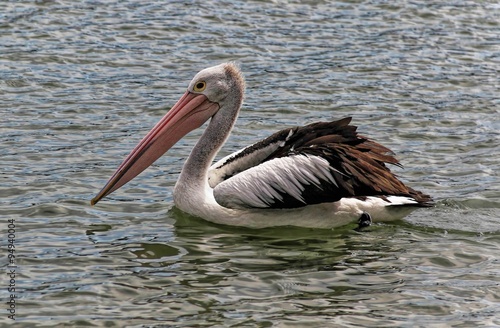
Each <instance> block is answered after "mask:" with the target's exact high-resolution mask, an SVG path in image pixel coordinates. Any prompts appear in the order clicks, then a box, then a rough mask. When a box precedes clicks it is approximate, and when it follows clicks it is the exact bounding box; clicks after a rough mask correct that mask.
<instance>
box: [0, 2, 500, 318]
mask: <svg viewBox="0 0 500 328" xmlns="http://www.w3.org/2000/svg"><path fill="white" fill-rule="evenodd" d="M499 22H500V6H499V5H498V3H497V2H496V1H448V2H441V1H435V2H430V1H412V2H402V1H401V2H385V1H367V2H362V1H304V2H300V3H299V2H298V1H274V2H267V1H241V2H235V1H231V2H229V1H224V2H223V1H220V2H211V1H177V2H172V1H169V2H163V1H150V2H147V3H146V2H139V1H114V0H110V1H102V2H99V1H78V2H76V1H75V2H72V1H64V0H62V1H20V2H2V3H1V4H0V111H1V113H2V116H3V119H2V120H1V123H0V124H1V130H0V140H1V144H2V147H1V149H0V155H1V158H2V160H1V162H0V174H1V182H2V184H1V186H0V195H1V197H0V216H1V220H2V225H1V229H2V236H3V237H2V241H1V244H2V248H3V249H6V248H5V247H6V245H7V243H8V237H7V236H8V234H7V232H8V230H7V228H8V220H9V219H11V220H14V221H13V222H14V223H15V235H16V236H15V241H14V245H15V247H16V249H15V250H16V252H15V255H16V256H17V257H16V259H15V260H16V261H15V264H16V265H17V268H16V277H15V283H16V291H15V295H16V297H17V299H16V308H15V310H16V312H15V314H16V321H15V323H16V324H17V325H18V326H20V327H33V326H42V327H54V326H64V325H66V326H80V325H87V326H108V327H112V326H116V327H125V326H126V327H143V326H163V327H170V326H177V327H195V326H200V327H207V326H219V327H220V326H238V327H240V326H241V327H245V326H246V327H255V326H258V327H304V326H306V325H307V326H310V327H329V326H330V327H333V326H335V327H359V326H379V327H417V326H420V327H447V326H456V327H476V326H485V327H493V326H500V317H499V315H498V313H499V310H500V288H499V284H500V278H499V277H500V263H499V261H500V260H499V255H498V254H499V245H500V234H499V231H500V230H499V221H500V178H499V175H498V172H500V156H499V155H500V146H499V144H500V142H499V141H500V134H499V130H500V119H499V112H500V110H499V108H500V106H499V103H500V101H499V99H500V98H499V96H498V95H499V94H500V93H499V90H500V88H499V86H500V83H499V78H498V77H499V68H500V65H499V64H500V34H499V33H498V31H499V30H500V29H499ZM227 60H234V61H237V62H238V63H239V64H240V66H241V67H242V69H243V71H244V72H245V76H246V79H247V85H248V88H247V96H246V100H245V105H244V108H243V110H242V113H241V115H240V119H239V121H238V123H237V127H236V128H235V130H234V133H233V135H232V136H231V138H230V139H229V141H228V143H227V144H226V146H225V147H224V150H223V152H222V154H220V155H225V154H227V153H229V152H231V151H234V150H236V149H239V148H241V147H242V146H244V145H247V144H249V143H251V142H253V141H255V140H258V139H259V138H262V137H265V136H267V135H269V134H271V133H272V132H274V131H276V130H278V129H280V128H284V127H287V126H290V125H297V124H306V123H310V122H314V121H318V120H326V119H331V118H340V117H344V116H348V115H352V116H353V117H354V119H353V122H354V124H356V125H358V126H359V127H360V128H359V130H360V131H361V132H362V133H364V134H366V135H369V136H371V137H372V138H374V139H376V140H377V141H379V142H381V143H383V144H385V145H386V146H388V147H389V148H391V149H393V150H394V151H395V152H396V153H397V154H398V158H399V159H400V160H401V162H402V163H403V164H404V165H405V169H404V170H400V169H397V170H396V172H397V173H398V174H399V175H400V176H401V178H402V179H403V180H404V181H405V182H407V183H408V184H410V185H411V186H413V187H414V188H416V189H420V190H423V191H425V192H427V193H429V194H431V195H433V196H434V197H435V199H436V200H437V206H436V207H435V208H432V209H423V210H418V211H416V212H414V213H413V214H412V215H410V216H409V217H407V218H406V219H405V220H403V221H400V222H394V223H390V224H378V225H374V226H373V227H372V228H370V230H369V231H366V232H363V233H358V232H355V231H353V228H354V226H347V227H343V228H341V229H336V230H334V231H328V230H326V231H325V230H310V229H300V228H286V229H283V228H280V229H265V230H247V229H239V228H238V229H237V228H231V227H225V226H217V225H213V224H209V223H207V222H204V221H201V220H198V219H196V218H192V217H189V216H187V215H185V214H183V213H182V212H180V211H179V210H177V209H175V208H174V207H173V201H172V190H173V185H174V183H175V181H176V179H177V175H178V173H179V171H180V168H181V165H182V162H183V161H184V159H185V157H186V156H187V155H188V153H189V150H190V148H191V147H192V145H193V143H194V141H195V140H196V138H197V137H198V136H199V135H200V131H197V132H194V133H192V134H190V135H189V137H187V138H185V139H184V141H182V142H181V143H179V145H178V146H177V147H175V148H174V149H172V150H171V151H170V152H169V156H165V157H164V158H162V159H161V160H160V161H158V163H157V164H155V165H154V166H153V167H152V168H151V169H149V170H147V171H146V172H144V173H143V174H142V175H141V176H140V177H138V178H137V179H136V180H134V182H132V183H130V184H129V185H127V186H126V187H124V188H122V189H121V190H120V191H118V192H116V193H114V194H113V195H112V196H111V197H109V198H108V199H106V200H104V201H102V202H101V203H99V205H98V206H96V207H91V206H90V205H89V200H90V199H91V198H92V197H93V196H94V195H95V193H96V192H97V191H98V190H99V189H100V188H101V187H102V186H103V184H104V183H105V181H106V180H107V179H108V177H109V176H110V175H111V173H112V172H113V171H114V169H115V168H116V166H117V165H118V164H119V162H120V161H121V159H122V158H123V157H124V156H125V155H126V154H127V153H128V152H129V151H130V150H131V148H132V147H133V146H134V145H135V144H136V143H137V141H138V140H139V139H140V138H141V137H142V136H143V135H144V134H145V133H146V132H147V131H148V130H149V128H150V127H151V126H152V125H153V124H154V123H156V121H157V120H158V119H159V118H160V117H161V116H162V115H163V114H164V113H165V111H166V110H167V109H168V108H169V106H171V105H173V103H174V102H175V101H176V100H177V99H178V97H179V96H180V95H181V94H182V93H183V92H184V90H185V88H186V86H187V83H188V82H189V81H190V80H191V78H192V77H193V75H194V74H195V73H196V72H197V71H199V70H200V69H202V68H205V67H208V66H211V65H214V64H218V63H220V62H223V61H227ZM7 255H8V254H7V253H6V252H3V253H2V258H1V260H0V261H1V262H0V263H2V267H3V268H4V272H5V273H7V272H8V270H9V267H8V266H7V263H8V262H7V261H8V256H7ZM10 268H11V267H10ZM0 282H1V284H2V288H1V292H0V293H1V295H2V304H4V305H3V307H2V315H1V319H0V320H1V321H0V325H1V326H7V325H9V324H11V323H13V321H12V320H11V319H9V318H8V314H9V312H8V311H7V309H8V306H9V305H8V304H5V302H4V300H9V297H10V296H9V293H8V292H7V287H8V285H9V278H8V275H7V274H2V278H1V279H0Z"/></svg>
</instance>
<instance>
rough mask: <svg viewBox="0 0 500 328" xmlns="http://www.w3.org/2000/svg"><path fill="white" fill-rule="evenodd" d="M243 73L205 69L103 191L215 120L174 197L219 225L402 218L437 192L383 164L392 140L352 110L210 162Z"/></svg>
mask: <svg viewBox="0 0 500 328" xmlns="http://www.w3.org/2000/svg"><path fill="white" fill-rule="evenodd" d="M244 90H245V82H244V79H243V76H242V74H241V72H240V70H239V68H238V67H237V66H236V65H235V64H233V63H224V64H221V65H218V66H214V67H210V68H207V69H204V70H202V71H200V72H199V73H198V74H196V76H195V77H194V79H193V80H192V81H191V83H190V84H189V87H188V89H187V91H186V92H185V93H184V95H183V96H182V97H181V98H180V99H179V100H178V101H177V103H176V104H175V105H174V106H173V107H172V109H170V111H168V113H167V114H166V115H165V116H164V117H163V118H162V119H161V120H160V121H159V122H158V123H157V124H156V125H155V126H154V127H153V129H152V130H151V131H150V132H149V133H148V134H147V135H146V136H145V137H144V138H143V139H142V141H141V142H139V144H138V145H137V146H136V147H135V148H134V149H133V150H132V152H131V153H130V154H129V155H128V156H127V157H126V158H125V160H124V161H123V162H122V164H121V165H120V166H119V167H118V169H117V170H116V172H115V173H114V174H113V176H112V177H111V178H110V179H109V181H108V182H107V184H106V185H105V186H104V188H103V189H102V190H101V191H100V192H99V193H98V194H97V195H96V197H95V198H93V199H92V201H91V204H92V205H94V204H96V203H97V202H98V201H99V200H100V199H102V198H103V197H105V196H107V195H109V194H110V193H112V192H113V191H115V190H117V189H118V188H120V187H121V186H123V185H124V184H125V183H127V182H128V181H130V180H132V179H133V178H134V177H136V176H137V175H138V174H139V173H141V172H142V171H143V170H145V169H146V168H147V167H148V166H150V165H151V164H152V163H153V162H155V161H156V160H157V159H158V158H159V157H160V156H162V155H163V154H164V153H165V152H167V150H168V149H170V148H171V147H172V146H173V145H174V144H175V143H176V142H177V141H179V140H180V139H181V138H182V137H183V136H185V135H186V134H187V133H188V132H190V131H192V130H194V129H196V128H198V127H200V126H201V125H202V124H203V123H204V122H206V121H207V120H210V122H209V124H208V126H207V128H206V129H205V131H204V133H203V135H202V136H201V138H200V139H199V141H198V142H197V143H196V145H195V146H194V148H193V150H192V152H191V154H190V156H189V157H188V159H187V160H186V162H185V164H184V167H183V168H182V171H181V174H180V176H179V179H178V181H177V183H176V185H175V188H174V203H175V205H176V206H177V207H178V208H179V209H181V210H182V211H184V212H186V213H189V214H191V215H194V216H197V217H200V218H202V219H205V220H207V221H211V222H214V223H218V224H226V225H233V226H244V227H250V228H264V227H271V226H300V227H312V228H334V227H338V226H342V225H345V224H348V223H351V222H353V221H356V220H358V219H360V218H365V219H366V218H368V219H369V220H370V221H371V220H373V221H375V222H377V221H390V220H396V219H401V218H402V217H404V216H405V215H407V214H408V213H409V212H410V211H411V210H413V209H414V208H415V207H425V206H431V205H432V199H431V197H429V196H428V195H425V194H423V193H421V192H419V191H416V190H414V189H412V188H410V187H408V186H406V185H405V184H403V183H402V182H401V181H400V180H399V179H398V178H397V177H396V176H395V175H394V174H393V173H392V172H391V171H390V169H389V168H388V167H387V166H386V164H394V165H400V164H399V162H398V161H397V160H396V159H395V158H394V157H393V156H392V153H391V152H390V150H389V149H387V148H386V147H384V146H382V145H380V144H378V143H376V142H374V141H372V140H370V139H368V138H366V137H363V136H360V135H358V133H357V132H356V129H357V127H356V126H353V125H350V122H351V118H349V117H347V118H343V119H341V120H337V121H332V122H318V123H313V124H309V125H307V126H303V127H292V128H288V129H285V130H281V131H279V132H276V133H275V134H273V135H271V136H270V137H268V138H266V139H264V140H262V141H259V142H257V143H255V144H252V145H250V146H248V147H245V148H243V149H241V150H239V151H237V152H235V153H233V154H231V155H229V156H226V157H224V158H222V159H220V160H219V161H217V162H216V163H215V164H213V165H212V163H213V161H214V159H215V156H216V154H217V153H218V151H219V150H220V148H221V147H222V145H223V144H224V142H225V141H226V139H227V137H228V136H229V134H230V132H231V130H232V128H233V125H234V123H235V121H236V118H237V116H238V113H239V111H240V108H241V105H242V102H243V95H244Z"/></svg>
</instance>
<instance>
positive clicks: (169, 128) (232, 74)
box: [91, 63, 244, 205]
mask: <svg viewBox="0 0 500 328" xmlns="http://www.w3.org/2000/svg"><path fill="white" fill-rule="evenodd" d="M243 92H244V80H243V77H242V75H241V73H240V70H239V69H238V67H237V66H236V65H235V64H233V63H224V64H220V65H217V66H214V67H209V68H206V69H204V70H202V71H200V72H199V73H198V74H196V75H195V77H194V78H193V80H192V81H191V83H189V86H188V89H187V91H186V92H185V93H184V95H183V96H182V97H181V98H180V99H179V100H178V101H177V103H176V104H175V105H174V106H173V107H172V108H171V109H170V110H169V111H168V112H167V114H166V115H165V116H164V117H163V118H162V119H161V120H160V121H159V122H158V123H157V124H156V125H155V126H154V127H153V129H151V131H149V132H148V134H147V135H146V136H145V137H144V138H143V139H142V140H141V142H139V144H138V145H137V146H136V147H135V148H134V149H133V150H132V152H131V153H130V154H129V155H128V156H127V157H126V158H125V160H124V161H123V162H122V164H121V165H120V166H119V167H118V169H117V170H116V171H115V173H114V174H113V175H112V176H111V178H110V179H109V180H108V182H107V183H106V185H105V186H104V188H102V190H101V191H100V192H99V193H98V194H97V195H96V196H95V197H94V198H93V199H92V200H91V204H92V205H95V204H96V203H97V202H98V201H99V200H101V199H102V198H103V197H105V196H107V195H109V194H110V193H112V192H113V191H115V190H117V189H118V188H120V187H121V186H123V185H124V184H126V183H127V182H129V181H130V180H132V179H133V178H135V177H136V176H137V175H138V174H139V173H141V172H142V171H144V170H145V169H146V168H147V167H149V166H150V165H151V164H153V163H154V162H155V161H156V160H157V159H158V158H160V157H161V156H162V155H163V154H165V153H166V152H167V151H168V150H169V149H170V148H171V147H172V146H173V145H175V144H176V143H177V142H178V141H179V140H180V139H181V138H182V137H184V136H185V135H186V134H188V133H189V132H190V131H192V130H194V129H196V128H198V127H200V126H201V125H202V124H203V123H205V122H206V121H207V120H208V119H210V118H211V117H213V116H214V115H215V114H216V113H217V112H218V111H219V110H220V109H221V108H223V107H224V105H225V104H226V103H228V101H230V100H234V99H232V98H239V99H240V100H239V103H240V105H241V99H242V97H243ZM238 109H239V107H238Z"/></svg>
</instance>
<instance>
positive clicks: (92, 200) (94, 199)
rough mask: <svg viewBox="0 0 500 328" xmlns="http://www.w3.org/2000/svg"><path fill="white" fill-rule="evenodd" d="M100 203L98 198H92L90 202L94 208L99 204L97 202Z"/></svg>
mask: <svg viewBox="0 0 500 328" xmlns="http://www.w3.org/2000/svg"><path fill="white" fill-rule="evenodd" d="M98 201H99V200H98V199H96V198H92V199H91V200H90V205H91V206H94V205H95V204H97V202H98Z"/></svg>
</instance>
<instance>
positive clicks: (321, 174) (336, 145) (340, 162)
mask: <svg viewBox="0 0 500 328" xmlns="http://www.w3.org/2000/svg"><path fill="white" fill-rule="evenodd" d="M350 120H351V119H350V118H345V119H342V120H338V121H333V122H319V123H313V124H310V125H307V126H305V127H301V128H299V127H295V128H291V129H286V130H282V131H280V132H278V133H276V134H274V135H272V136H271V137H269V138H266V139H264V140H263V141H261V142H259V143H256V144H254V145H252V146H249V147H247V148H244V149H243V150H241V151H239V152H237V153H235V154H232V155H229V156H228V157H226V158H224V159H222V160H221V161H219V162H218V163H216V164H214V165H213V166H212V168H211V173H210V176H211V178H212V179H211V185H212V186H213V187H214V196H215V199H216V200H217V202H218V203H219V204H221V205H223V206H226V207H229V208H295V207H301V206H306V205H310V204H318V203H323V202H335V201H338V200H340V199H341V198H343V197H367V196H381V197H383V198H384V196H388V195H396V196H406V197H411V198H414V199H416V201H417V202H423V203H425V202H426V201H427V199H424V198H425V197H424V196H425V195H423V194H421V193H419V192H416V191H415V190H413V189H411V188H409V187H407V186H405V185H404V184H403V183H402V182H401V181H399V180H398V179H397V178H396V176H395V175H394V174H393V173H392V172H391V171H390V170H389V168H387V166H386V165H385V164H386V163H390V164H395V165H399V163H398V161H397V160H396V159H395V158H394V157H393V156H392V155H390V154H388V153H389V152H390V151H389V149H387V148H386V147H384V146H382V145H380V144H378V143H376V142H374V141H371V140H368V139H367V138H364V137H362V136H359V135H358V134H357V133H356V127H355V126H352V125H349V123H350Z"/></svg>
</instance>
